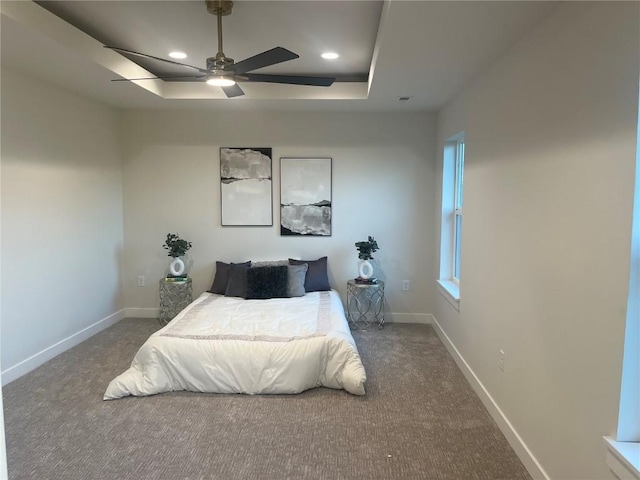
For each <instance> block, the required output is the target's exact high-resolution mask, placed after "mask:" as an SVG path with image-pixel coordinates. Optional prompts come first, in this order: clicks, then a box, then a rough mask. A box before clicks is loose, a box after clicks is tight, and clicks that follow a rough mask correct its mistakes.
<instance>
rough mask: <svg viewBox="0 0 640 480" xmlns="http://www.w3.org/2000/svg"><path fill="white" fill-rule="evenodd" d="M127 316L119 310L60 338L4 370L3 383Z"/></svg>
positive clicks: (12, 379) (10, 380)
mask: <svg viewBox="0 0 640 480" xmlns="http://www.w3.org/2000/svg"><path fill="white" fill-rule="evenodd" d="M123 318H125V311H124V310H119V311H117V312H116V313H112V314H111V315H109V316H108V317H105V318H103V319H102V320H98V321H97V322H96V323H94V324H93V325H89V326H88V327H86V328H83V329H82V330H80V331H79V332H76V333H74V334H73V335H70V336H69V337H67V338H65V339H64V340H60V341H59V342H58V343H56V344H54V345H51V346H50V347H47V348H45V349H44V350H42V351H40V352H38V353H36V354H34V355H31V356H30V357H29V358H27V359H26V360H23V361H21V362H20V363H17V364H16V365H13V366H12V367H9V368H7V369H6V370H3V371H2V374H1V375H2V385H3V386H4V385H6V384H7V383H9V382H12V381H14V380H15V379H16V378H19V377H21V376H22V375H24V374H26V373H29V372H30V371H31V370H34V369H35V368H38V367H39V366H40V365H42V364H43V363H45V362H47V361H49V360H51V359H52V358H53V357H56V356H58V355H60V354H61V353H62V352H65V351H67V350H69V349H70V348H72V347H75V346H76V345H78V344H80V343H82V342H84V341H85V340H86V339H88V338H89V337H92V336H93V335H95V334H96V333H99V332H101V331H102V330H104V329H105V328H108V327H110V326H111V325H114V324H115V323H117V322H119V321H120V320H122V319H123Z"/></svg>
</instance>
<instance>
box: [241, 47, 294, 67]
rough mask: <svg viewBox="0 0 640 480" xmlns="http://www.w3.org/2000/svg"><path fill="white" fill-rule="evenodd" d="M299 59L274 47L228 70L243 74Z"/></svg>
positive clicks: (284, 50) (285, 50) (280, 48)
mask: <svg viewBox="0 0 640 480" xmlns="http://www.w3.org/2000/svg"><path fill="white" fill-rule="evenodd" d="M299 57H300V55H298V54H295V53H293V52H291V51H289V50H287V49H286V48H282V47H276V48H272V49H271V50H267V51H266V52H262V53H259V54H258V55H254V56H253V57H249V58H247V59H245V60H242V61H240V62H238V63H235V64H233V65H232V66H231V67H230V70H233V71H234V72H235V73H245V72H250V71H252V70H257V69H258V68H262V67H268V66H270V65H275V64H276V63H282V62H287V61H289V60H295V59H296V58H299Z"/></svg>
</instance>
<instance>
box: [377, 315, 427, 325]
mask: <svg viewBox="0 0 640 480" xmlns="http://www.w3.org/2000/svg"><path fill="white" fill-rule="evenodd" d="M433 320H435V319H434V318H433V315H431V314H430V313H393V312H389V313H385V315H384V323H421V324H425V325H426V324H429V323H432V322H433Z"/></svg>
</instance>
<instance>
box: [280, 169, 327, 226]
mask: <svg viewBox="0 0 640 480" xmlns="http://www.w3.org/2000/svg"><path fill="white" fill-rule="evenodd" d="M280 235H300V236H309V237H328V236H331V158H287V157H283V158H281V159H280Z"/></svg>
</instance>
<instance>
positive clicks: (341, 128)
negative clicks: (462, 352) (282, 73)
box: [122, 110, 437, 322]
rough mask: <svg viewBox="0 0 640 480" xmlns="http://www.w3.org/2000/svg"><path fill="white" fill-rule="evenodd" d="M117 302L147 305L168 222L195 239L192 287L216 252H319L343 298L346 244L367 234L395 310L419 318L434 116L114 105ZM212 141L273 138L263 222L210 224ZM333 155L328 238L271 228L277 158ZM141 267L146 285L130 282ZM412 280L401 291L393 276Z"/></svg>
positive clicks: (430, 259) (351, 266)
mask: <svg viewBox="0 0 640 480" xmlns="http://www.w3.org/2000/svg"><path fill="white" fill-rule="evenodd" d="M122 136H123V142H124V143H123V146H124V179H125V181H124V205H125V245H126V251H125V265H126V267H125V268H126V277H125V291H126V305H127V306H128V307H133V308H137V309H139V310H137V311H136V314H138V315H145V314H149V315H153V314H155V312H154V309H156V308H157V306H158V286H157V281H158V279H160V278H161V277H163V276H164V275H165V274H166V273H167V269H168V264H169V259H168V257H167V255H166V251H165V250H163V249H162V248H161V246H162V243H163V241H164V239H165V237H166V235H167V233H169V232H173V233H175V232H177V233H179V234H180V235H181V236H182V237H183V238H186V239H187V240H190V241H192V242H193V248H192V249H191V250H190V251H189V265H188V269H189V273H190V274H191V276H192V277H193V279H194V293H195V294H196V295H198V294H200V293H201V292H203V291H205V290H206V289H208V288H209V286H210V285H211V281H212V279H213V274H214V267H215V261H216V260H222V261H244V260H248V259H252V260H265V259H266V260H272V259H279V258H287V257H302V258H305V259H312V258H318V257H320V256H324V255H327V256H328V257H329V274H330V278H329V279H330V282H331V285H332V286H333V287H334V288H336V289H338V290H339V291H340V292H341V293H342V294H343V297H344V294H345V288H346V282H347V280H348V279H350V278H354V277H355V276H357V265H356V263H357V251H356V249H355V246H354V243H355V242H357V241H359V240H366V238H367V236H368V235H373V236H375V238H376V240H377V241H378V243H379V245H380V250H379V251H378V252H377V253H376V254H375V255H374V256H375V269H376V270H375V274H376V276H378V277H380V278H383V279H385V280H386V281H387V289H386V293H387V308H388V310H389V312H390V313H393V314H394V317H395V319H396V320H398V319H399V320H403V321H418V322H419V321H428V320H429V319H430V316H429V315H428V314H431V313H432V312H433V295H432V288H431V281H432V279H433V278H434V277H435V275H436V272H435V262H434V258H435V257H434V252H433V249H432V248H429V246H430V245H433V243H434V238H435V237H434V236H433V223H434V208H435V198H436V197H435V189H436V183H437V180H436V178H435V160H434V154H435V118H434V116H433V115H430V114H382V113H380V114H359V113H304V112H260V111H257V112H202V111H197V112H180V111H173V110H172V111H160V112H158V111H134V112H128V113H126V114H125V115H124V120H123V124H122ZM220 147H272V148H273V179H274V181H273V189H274V190H273V208H274V226H273V227H221V226H220V223H221V222H220V183H219V178H220V166H219V148H220ZM295 156H301V157H312V156H319V157H331V158H332V159H333V234H332V236H331V237H316V238H300V237H281V236H280V229H279V201H280V190H279V188H280V182H279V180H280V175H279V172H280V169H279V168H280V162H279V159H280V157H295ZM139 275H144V276H145V277H146V279H147V286H146V287H137V278H138V276H139ZM404 279H408V280H410V281H411V283H412V289H411V291H409V292H403V291H401V286H402V280H404Z"/></svg>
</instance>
